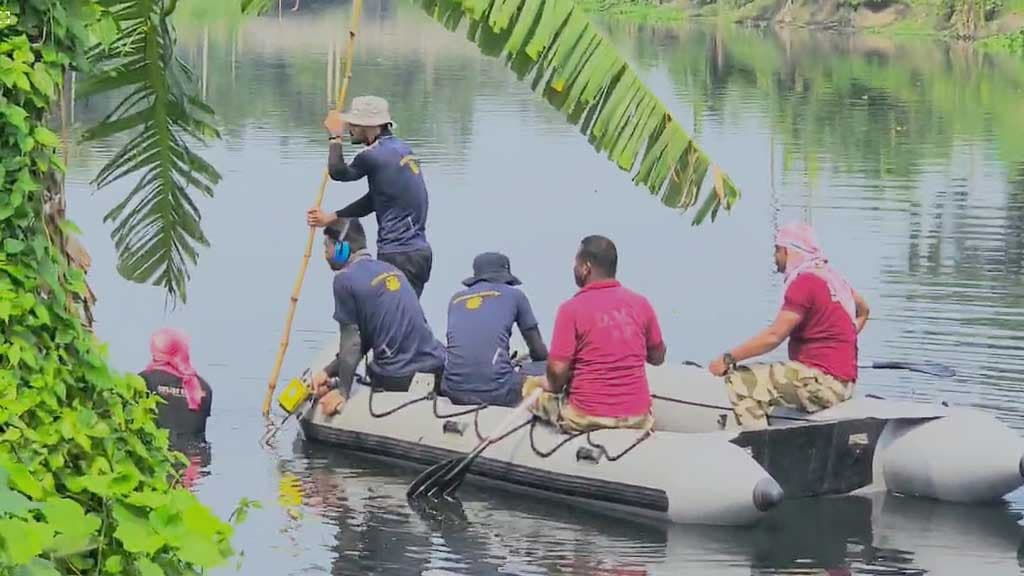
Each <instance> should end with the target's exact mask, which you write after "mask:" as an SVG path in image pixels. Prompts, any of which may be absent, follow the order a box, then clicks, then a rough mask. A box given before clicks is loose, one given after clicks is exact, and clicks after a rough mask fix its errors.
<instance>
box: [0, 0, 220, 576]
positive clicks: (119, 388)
mask: <svg viewBox="0 0 1024 576" xmlns="http://www.w3.org/2000/svg"><path fill="white" fill-rule="evenodd" d="M3 6H5V7H6V8H4V9H0V27H2V28H3V35H2V37H0V118H2V121H0V237H2V238H3V243H2V247H0V574H15V575H23V576H28V575H36V576H40V575H50V574H83V573H86V572H88V573H89V574H125V575H129V576H134V575H149V574H167V575H184V574H199V573H201V572H202V571H204V570H205V569H206V568H209V567H212V566H215V565H218V564H220V563H222V562H223V561H225V560H226V559H227V558H228V557H230V556H232V555H233V553H232V550H231V547H230V544H229V538H230V536H231V533H232V527H231V526H230V525H229V524H227V523H225V522H222V521H221V520H219V519H218V518H216V517H215V516H213V515H212V514H211V513H210V512H209V510H207V509H206V508H205V507H204V506H203V505H202V504H200V503H199V501H198V500H197V499H196V498H195V497H194V496H193V495H191V494H190V493H189V492H187V491H186V490H183V489H181V488H178V487H176V485H177V481H176V477H177V472H176V470H177V467H178V465H180V464H181V458H180V455H176V454H175V453H174V452H172V451H171V450H170V449H169V447H168V436H167V432H166V431H162V430H160V429H158V427H157V426H156V421H155V415H156V403H157V401H158V400H157V397H155V396H154V395H151V394H150V393H149V392H148V391H147V390H146V387H145V385H144V384H143V382H142V380H141V379H140V378H139V377H138V376H135V375H120V374H115V373H113V372H112V371H111V370H110V369H109V367H108V366H107V363H106V358H105V352H104V351H103V350H102V348H101V347H100V346H99V344H98V342H97V341H96V340H94V339H93V338H92V336H91V334H89V333H88V332H86V331H85V329H84V328H83V326H82V325H81V323H80V320H79V315H78V312H79V310H78V306H77V304H75V302H76V297H77V298H78V299H80V298H82V297H84V294H85V290H86V288H85V282H84V277H83V274H82V272H81V271H79V270H77V269H75V268H73V267H71V266H69V264H68V262H67V260H66V258H65V256H64V254H63V251H62V249H60V248H59V247H57V246H55V245H54V243H53V241H52V239H51V237H50V236H49V234H48V231H47V228H46V227H45V225H44V218H43V206H44V195H45V194H47V193H48V192H50V191H51V190H50V189H51V188H52V187H54V186H56V185H57V184H59V182H60V179H61V178H62V173H63V170H64V167H63V166H62V165H61V162H60V160H59V156H58V155H57V147H58V146H59V144H60V142H59V140H58V139H57V137H56V136H55V135H54V134H53V133H52V132H51V131H49V130H48V129H47V128H46V127H45V125H46V120H47V116H48V114H49V111H50V107H51V105H52V103H53V101H54V98H55V96H56V94H58V93H59V91H60V90H61V89H62V84H63V78H64V72H65V70H66V69H67V68H68V67H69V66H72V65H77V66H81V67H85V66H88V62H87V60H86V58H85V57H84V55H85V54H86V52H87V49H88V48H89V47H90V46H93V45H94V44H95V43H96V42H108V43H109V44H110V45H111V46H124V45H125V44H123V43H122V42H121V40H120V39H119V36H118V35H119V34H121V33H123V32H124V31H125V30H126V29H124V28H118V27H117V23H118V22H123V20H119V18H121V17H122V15H121V14H120V13H118V12H116V11H118V10H126V9H127V8H125V7H124V6H123V5H122V4H120V3H117V2H110V1H99V0H34V1H33V2H21V3H17V4H14V5H12V4H11V3H5V4H3ZM5 10H6V11H5ZM112 10H113V12H112ZM150 16H151V17H153V18H156V19H158V20H159V19H160V18H162V17H163V16H162V15H161V14H156V13H154V14H150ZM111 23H114V28H111ZM153 54H156V52H154V53H153ZM147 70H148V71H149V72H150V73H152V72H153V71H154V70H155V68H152V67H150V68H147ZM156 153H158V154H167V155H170V156H171V157H174V158H176V159H177V160H178V161H184V160H183V159H182V158H180V157H175V156H174V151H173V149H171V150H158V151H157V152H156ZM157 224H159V223H157Z"/></svg>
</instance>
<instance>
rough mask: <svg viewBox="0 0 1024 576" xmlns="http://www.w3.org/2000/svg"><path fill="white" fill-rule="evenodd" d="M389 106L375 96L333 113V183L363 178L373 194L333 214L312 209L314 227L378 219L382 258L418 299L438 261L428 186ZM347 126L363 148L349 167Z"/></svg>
mask: <svg viewBox="0 0 1024 576" xmlns="http://www.w3.org/2000/svg"><path fill="white" fill-rule="evenodd" d="M392 125H393V123H392V121H391V115H390V113H389V112H388V103H387V101H386V100H384V99H383V98H378V97H376V96H360V97H357V98H354V99H353V100H352V109H351V110H349V111H348V112H347V113H344V114H339V113H338V112H334V111H332V112H330V113H328V114H327V118H326V119H325V120H324V126H326V127H327V130H328V132H330V134H331V136H330V138H329V140H330V149H329V152H328V157H327V170H328V172H329V173H330V175H331V178H332V179H333V180H338V181H341V182H353V181H355V180H359V179H361V178H363V177H364V176H365V177H366V179H367V182H368V190H367V192H366V194H364V195H363V197H362V198H360V199H358V200H356V201H355V202H353V203H351V204H349V205H348V206H346V207H344V208H342V209H341V210H338V211H337V212H334V213H330V212H324V211H322V210H320V209H319V208H310V209H309V211H308V213H307V215H306V221H307V223H308V224H309V225H310V226H327V225H328V224H330V223H332V222H334V221H336V220H337V219H338V218H362V217H364V216H369V215H370V214H371V213H376V214H377V258H378V259H379V260H381V261H383V262H388V263H390V264H392V265H394V266H395V267H396V268H398V269H399V270H401V271H402V273H403V274H405V277H406V278H407V279H408V280H409V284H410V285H411V286H412V289H413V291H414V292H415V293H416V297H417V298H419V297H420V295H422V294H423V287H424V285H426V283H427V281H428V280H430V270H431V268H432V267H433V262H434V256H433V252H432V251H431V249H430V244H428V243H427V233H426V225H427V204H428V202H427V186H426V184H424V182H423V173H422V171H421V170H420V165H419V160H417V159H416V156H414V155H413V153H412V150H411V149H410V148H409V146H408V145H407V144H406V143H405V142H403V141H401V140H399V139H398V138H397V137H396V136H395V135H394V134H392V133H391V127H392ZM346 126H347V127H348V133H349V136H350V138H351V140H352V143H353V144H364V145H365V146H366V148H364V149H363V150H362V151H361V152H359V153H358V154H356V156H355V158H353V159H352V163H351V164H346V163H345V156H344V154H343V153H342V146H341V139H342V135H343V134H344V133H345V128H346Z"/></svg>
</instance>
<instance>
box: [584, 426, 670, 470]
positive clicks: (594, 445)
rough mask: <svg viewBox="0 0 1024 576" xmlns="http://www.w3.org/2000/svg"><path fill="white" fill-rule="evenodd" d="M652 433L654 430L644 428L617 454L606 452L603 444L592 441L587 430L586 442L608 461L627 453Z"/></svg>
mask: <svg viewBox="0 0 1024 576" xmlns="http://www.w3.org/2000/svg"><path fill="white" fill-rule="evenodd" d="M605 430H607V428H605ZM594 432H597V430H594ZM653 434H654V430H644V433H643V434H641V435H640V436H639V437H638V438H637V439H636V440H634V441H633V443H632V444H630V445H629V446H626V448H625V449H624V450H623V451H622V452H619V453H618V454H616V455H614V456H612V455H611V454H609V453H608V450H607V449H606V448H605V447H604V444H598V443H597V442H594V441H593V440H592V439H591V438H590V432H587V444H589V445H590V447H591V448H597V450H598V451H600V452H601V454H604V458H605V460H607V461H609V462H615V461H616V460H618V459H619V458H622V457H623V456H625V455H626V454H629V452H630V451H631V450H633V448H636V447H637V446H639V445H640V443H641V442H643V441H644V440H647V439H648V438H650V437H651V436H652V435H653Z"/></svg>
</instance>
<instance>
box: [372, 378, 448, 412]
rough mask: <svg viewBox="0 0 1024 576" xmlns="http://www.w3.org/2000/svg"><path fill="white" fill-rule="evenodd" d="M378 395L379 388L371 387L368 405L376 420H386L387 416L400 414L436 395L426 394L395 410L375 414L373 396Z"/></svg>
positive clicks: (396, 407) (404, 403)
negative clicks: (399, 412)
mask: <svg viewBox="0 0 1024 576" xmlns="http://www.w3.org/2000/svg"><path fill="white" fill-rule="evenodd" d="M376 393H377V388H374V387H373V386H371V387H370V401H369V402H368V403H367V405H368V407H369V408H370V416H373V417H374V418H384V417H386V416H391V415H392V414H394V413H395V412H398V411H399V410H401V409H402V408H405V407H407V406H412V405H413V404H416V403H417V402H423V401H424V400H430V398H431V397H432V396H433V395H434V393H433V392H432V391H431V392H427V393H426V394H424V395H423V396H420V397H419V398H413V399H412V400H408V401H406V402H403V403H401V404H399V405H398V406H395V407H394V408H391V409H390V410H385V411H383V412H374V410H373V396H374V395H375V394H376Z"/></svg>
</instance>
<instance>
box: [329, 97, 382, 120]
mask: <svg viewBox="0 0 1024 576" xmlns="http://www.w3.org/2000/svg"><path fill="white" fill-rule="evenodd" d="M341 118H342V120H344V121H345V123H346V124H352V125H353V126H383V125H384V124H394V122H393V121H392V120H391V113H390V112H389V111H388V101H387V100H385V99H383V98H381V97H380V96H356V97H355V98H353V99H352V105H351V106H349V109H348V112H342V113H341Z"/></svg>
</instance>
